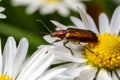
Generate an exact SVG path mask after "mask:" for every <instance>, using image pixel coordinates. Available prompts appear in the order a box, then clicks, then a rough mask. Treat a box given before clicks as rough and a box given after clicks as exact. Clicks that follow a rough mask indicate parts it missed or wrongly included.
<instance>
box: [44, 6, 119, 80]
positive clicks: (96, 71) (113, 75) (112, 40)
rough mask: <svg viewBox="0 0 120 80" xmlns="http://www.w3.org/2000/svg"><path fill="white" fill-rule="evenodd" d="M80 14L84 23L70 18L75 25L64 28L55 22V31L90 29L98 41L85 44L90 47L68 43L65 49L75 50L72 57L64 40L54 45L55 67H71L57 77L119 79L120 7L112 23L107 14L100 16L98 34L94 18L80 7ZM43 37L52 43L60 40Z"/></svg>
mask: <svg viewBox="0 0 120 80" xmlns="http://www.w3.org/2000/svg"><path fill="white" fill-rule="evenodd" d="M79 13H80V15H81V19H82V20H80V19H79V18H77V17H73V16H72V17H70V19H71V21H72V22H73V23H74V26H65V25H63V24H61V23H59V22H57V21H52V22H53V24H55V25H56V26H57V28H56V30H66V29H67V28H70V27H73V28H78V29H86V30H91V31H93V32H94V33H96V36H97V38H98V42H97V43H83V45H84V46H85V47H87V48H85V47H83V46H81V45H80V44H74V43H71V42H69V43H68V44H67V45H66V46H67V47H69V48H70V49H71V50H72V51H73V53H74V54H73V55H71V52H70V50H68V49H67V48H65V47H64V46H63V42H64V41H65V39H64V40H62V41H59V42H56V43H54V45H55V46H56V47H55V49H53V50H52V51H54V52H55V53H56V60H55V61H54V63H53V64H59V63H66V64H64V65H61V66H59V67H67V68H68V69H67V71H65V72H64V74H61V75H59V76H58V78H61V79H62V80H68V79H69V80H74V79H75V80H120V36H119V31H120V6H118V7H117V8H116V10H115V11H114V13H113V16H112V18H111V21H109V19H108V17H107V15H106V14H105V13H101V14H100V15H99V31H98V30H97V27H96V25H95V23H94V21H93V19H92V17H91V16H90V15H88V14H87V13H86V12H85V10H84V9H81V8H79ZM44 38H45V39H46V40H47V41H48V42H49V43H52V42H54V41H55V40H56V39H59V38H56V37H54V38H51V36H49V35H46V36H44ZM88 49H89V50H88ZM91 51H92V52H91ZM58 80H59V79H58Z"/></svg>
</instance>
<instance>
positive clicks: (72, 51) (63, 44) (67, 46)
mask: <svg viewBox="0 0 120 80" xmlns="http://www.w3.org/2000/svg"><path fill="white" fill-rule="evenodd" d="M68 42H69V41H65V42H64V43H63V45H64V46H65V48H67V49H69V50H70V52H71V54H72V55H73V51H72V50H71V49H70V48H69V47H68V46H66V44H67V43H68Z"/></svg>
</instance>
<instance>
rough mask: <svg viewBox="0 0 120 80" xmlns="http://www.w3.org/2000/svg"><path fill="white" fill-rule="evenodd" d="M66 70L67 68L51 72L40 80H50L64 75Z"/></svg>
mask: <svg viewBox="0 0 120 80" xmlns="http://www.w3.org/2000/svg"><path fill="white" fill-rule="evenodd" d="M65 70H66V68H61V69H54V70H50V71H49V72H47V73H46V74H45V75H43V76H42V77H40V78H39V79H38V80H50V79H52V78H53V77H55V76H56V75H58V74H60V73H62V72H63V71H65Z"/></svg>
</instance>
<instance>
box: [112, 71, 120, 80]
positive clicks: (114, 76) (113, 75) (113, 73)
mask: <svg viewBox="0 0 120 80" xmlns="http://www.w3.org/2000/svg"><path fill="white" fill-rule="evenodd" d="M112 80H119V79H118V77H117V75H116V73H115V72H114V71H112Z"/></svg>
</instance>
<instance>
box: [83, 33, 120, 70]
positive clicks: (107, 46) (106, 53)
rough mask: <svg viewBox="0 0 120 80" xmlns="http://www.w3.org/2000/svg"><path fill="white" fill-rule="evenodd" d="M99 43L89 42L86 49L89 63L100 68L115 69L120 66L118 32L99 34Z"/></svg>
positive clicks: (119, 38)
mask: <svg viewBox="0 0 120 80" xmlns="http://www.w3.org/2000/svg"><path fill="white" fill-rule="evenodd" d="M97 37H98V42H97V43H89V44H87V45H86V47H87V48H89V49H90V50H91V51H92V52H93V53H92V52H91V51H90V50H88V49H85V54H86V58H87V59H88V64H93V65H95V66H97V67H99V68H106V69H110V70H111V69H115V68H118V67H120V37H119V36H116V34H109V33H104V34H98V35H97Z"/></svg>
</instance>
